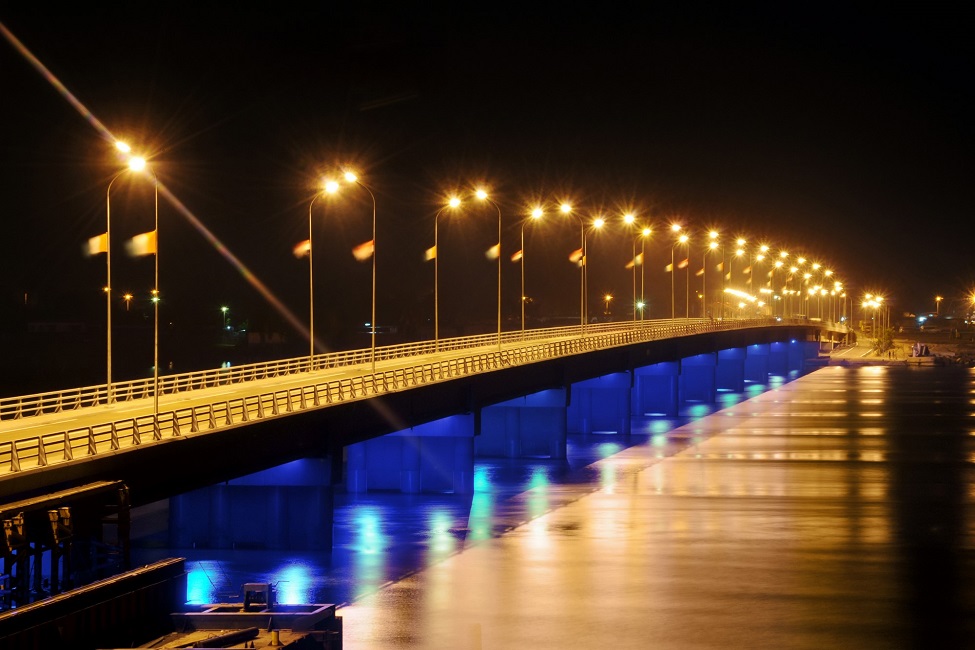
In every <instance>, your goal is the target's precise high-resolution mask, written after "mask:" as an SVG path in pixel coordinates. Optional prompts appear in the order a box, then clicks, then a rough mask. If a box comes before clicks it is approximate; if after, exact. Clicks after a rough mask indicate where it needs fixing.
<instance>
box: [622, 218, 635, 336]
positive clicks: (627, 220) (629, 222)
mask: <svg viewBox="0 0 975 650" xmlns="http://www.w3.org/2000/svg"><path fill="white" fill-rule="evenodd" d="M635 221H636V217H635V216H634V215H633V213H632V212H628V213H626V214H624V215H623V223H625V224H626V225H628V226H632V225H633V223H634V222H635ZM632 248H633V250H632V254H631V256H630V264H631V265H632V267H633V322H634V323H635V322H636V266H637V264H636V238H634V239H633V247H632Z"/></svg>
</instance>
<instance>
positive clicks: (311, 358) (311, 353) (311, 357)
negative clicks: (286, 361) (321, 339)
mask: <svg viewBox="0 0 975 650" xmlns="http://www.w3.org/2000/svg"><path fill="white" fill-rule="evenodd" d="M319 196H321V194H315V196H313V197H312V199H311V203H309V204H308V339H309V349H308V369H309V370H314V369H315V274H314V272H313V271H314V262H313V260H314V254H315V247H314V246H313V245H312V233H313V229H312V221H311V208H312V206H313V205H315V201H316V200H317V199H318V197H319Z"/></svg>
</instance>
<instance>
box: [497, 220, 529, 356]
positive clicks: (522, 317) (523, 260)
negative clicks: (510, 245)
mask: <svg viewBox="0 0 975 650" xmlns="http://www.w3.org/2000/svg"><path fill="white" fill-rule="evenodd" d="M499 259H500V258H499ZM521 340H523V341H524V340H525V222H524V221H522V222H521Z"/></svg>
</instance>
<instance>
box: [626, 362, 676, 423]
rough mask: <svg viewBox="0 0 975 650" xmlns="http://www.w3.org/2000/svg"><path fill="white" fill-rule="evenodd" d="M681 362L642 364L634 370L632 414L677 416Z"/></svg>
mask: <svg viewBox="0 0 975 650" xmlns="http://www.w3.org/2000/svg"><path fill="white" fill-rule="evenodd" d="M679 377H680V363H679V362H677V361H665V362H662V363H654V364H652V365H649V366H642V367H640V368H636V369H635V370H634V371H633V383H634V385H633V398H632V409H633V410H632V413H631V415H634V416H637V417H642V416H647V415H667V416H671V417H673V416H676V415H677V407H678V403H679V390H678V378H679Z"/></svg>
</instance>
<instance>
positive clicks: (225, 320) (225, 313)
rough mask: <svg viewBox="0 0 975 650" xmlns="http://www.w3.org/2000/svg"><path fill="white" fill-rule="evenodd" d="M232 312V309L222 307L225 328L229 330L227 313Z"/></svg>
mask: <svg viewBox="0 0 975 650" xmlns="http://www.w3.org/2000/svg"><path fill="white" fill-rule="evenodd" d="M228 311H230V307H221V308H220V312H221V313H222V314H223V328H224V329H227V312H228Z"/></svg>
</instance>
